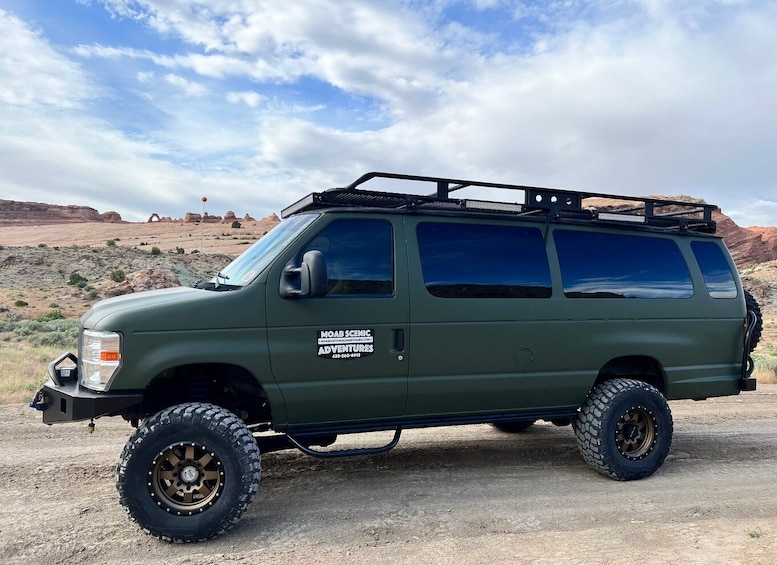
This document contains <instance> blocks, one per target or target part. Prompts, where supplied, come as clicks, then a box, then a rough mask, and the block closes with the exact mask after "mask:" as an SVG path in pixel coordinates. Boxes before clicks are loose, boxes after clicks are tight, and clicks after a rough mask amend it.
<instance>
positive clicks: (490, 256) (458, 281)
mask: <svg viewBox="0 0 777 565" xmlns="http://www.w3.org/2000/svg"><path fill="white" fill-rule="evenodd" d="M417 235H418V248H419V252H420V254H421V268H422V270H423V275H424V283H425V284H426V288H427V289H428V290H429V292H430V293H431V294H432V295H434V296H439V297H441V298H547V297H549V296H550V294H551V283H550V269H549V268H548V258H547V255H546V253H545V242H544V240H543V239H542V234H541V233H540V230H538V229H536V228H524V227H515V226H495V225H478V224H474V225H473V224H449V223H436V222H435V223H432V222H425V223H421V224H419V225H418V229H417Z"/></svg>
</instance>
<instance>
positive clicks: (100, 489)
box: [0, 385, 777, 565]
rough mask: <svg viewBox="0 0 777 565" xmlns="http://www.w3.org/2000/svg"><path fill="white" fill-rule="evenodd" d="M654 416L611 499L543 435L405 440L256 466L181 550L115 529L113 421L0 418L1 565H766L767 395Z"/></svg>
mask: <svg viewBox="0 0 777 565" xmlns="http://www.w3.org/2000/svg"><path fill="white" fill-rule="evenodd" d="M671 406H672V410H673V414H674V419H675V437H674V444H673V447H672V451H671V454H670V456H669V458H668V459H667V461H666V463H665V464H664V466H663V467H662V468H661V469H660V470H659V471H658V473H656V474H655V475H654V476H653V477H650V478H648V479H645V480H642V481H635V482H628V483H620V482H616V481H612V480H610V479H606V478H604V477H602V476H600V475H598V474H596V473H594V472H593V471H591V470H589V469H588V468H587V467H586V465H585V463H584V462H583V460H582V458H581V457H580V455H579V454H578V452H577V446H576V443H575V438H574V435H573V433H572V430H571V429H570V428H569V427H565V428H558V427H555V426H553V425H550V424H538V425H536V426H535V427H534V428H532V429H531V430H530V431H529V432H528V433H525V434H521V435H513V436H511V435H507V434H502V433H500V432H497V431H495V430H494V429H492V428H491V427H489V426H487V425H481V426H462V427H454V428H445V429H427V430H411V431H407V432H405V434H404V436H403V439H402V441H401V442H400V444H399V446H398V447H397V448H396V449H395V450H394V451H392V452H390V453H388V454H384V455H381V456H375V457H364V458H350V459H340V460H329V461H320V460H317V459H312V458H310V457H307V456H304V455H302V454H300V453H298V452H295V451H287V452H279V453H270V454H267V455H265V456H264V457H263V461H262V463H263V468H264V473H263V476H262V484H261V486H260V489H259V496H258V497H257V499H256V501H255V502H254V504H253V506H252V507H251V508H250V509H249V510H248V512H247V513H246V515H245V516H244V517H243V519H242V521H241V522H240V523H239V524H238V526H237V527H236V528H235V529H234V530H233V531H232V532H230V533H229V534H227V535H226V536H223V537H221V538H219V539H217V540H214V541H212V542H208V543H201V544H188V545H172V544H167V543H164V542H159V541H157V540H155V539H153V538H151V537H149V536H147V535H145V534H143V533H141V532H139V531H138V530H137V529H136V528H135V527H134V526H133V525H132V524H130V523H129V521H128V520H127V519H126V518H125V516H124V514H123V512H122V510H121V508H120V506H119V504H118V500H117V496H116V491H115V489H114V485H113V480H114V475H113V474H114V465H115V462H116V459H117V457H118V455H119V452H120V451H121V448H122V446H123V444H124V442H125V440H126V438H127V437H128V435H129V433H130V427H129V426H128V425H127V424H125V423H124V422H123V421H121V420H118V419H104V420H99V421H98V422H97V431H96V432H95V433H94V434H93V435H89V434H88V433H87V429H86V425H85V424H61V425H56V426H52V427H47V426H45V425H43V424H41V423H40V417H39V415H38V414H37V413H35V412H33V411H32V410H30V409H29V408H26V407H25V406H22V405H10V406H0V421H2V426H0V496H2V504H0V562H2V563H6V564H15V563H24V564H37V563H45V564H47V565H52V564H56V563H62V564H64V563H67V564H69V565H72V564H77V563H108V564H119V563H120V564H122V565H124V564H128V563H149V564H165V565H174V564H183V563H186V564H194V563H246V564H247V563H252V564H253V563H284V564H285V565H292V564H295V563H325V564H338V565H340V564H343V563H411V562H412V563H418V564H427V563H446V564H447V563H457V564H458V563H484V564H497V563H546V564H553V565H556V564H564V563H612V564H624V563H635V564H636V563H639V564H643V563H651V564H659V563H672V564H679V563H720V564H731V563H744V564H750V563H759V564H760V563H764V564H765V563H775V562H777V459H775V457H774V453H775V448H777V385H764V386H761V387H760V388H759V390H758V391H757V392H755V393H743V394H742V395H741V396H738V397H731V398H722V399H713V400H709V401H706V402H697V403H694V402H691V401H682V402H674V403H671Z"/></svg>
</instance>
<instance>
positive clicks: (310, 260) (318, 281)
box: [280, 249, 329, 298]
mask: <svg viewBox="0 0 777 565" xmlns="http://www.w3.org/2000/svg"><path fill="white" fill-rule="evenodd" d="M297 276H299V286H297V284H295V282H296V281H294V280H293V279H294V278H296V277H297ZM328 292H329V277H328V275H327V272H326V261H324V255H323V254H322V253H321V252H320V251H318V250H315V249H313V250H311V251H308V252H306V253H305V254H304V255H303V256H302V264H301V265H300V266H299V267H296V266H295V265H294V263H293V262H291V261H290V262H289V263H288V264H287V265H286V267H285V268H284V269H283V275H282V276H281V287H280V295H281V297H282V298H320V297H322V296H326V295H327V293H328Z"/></svg>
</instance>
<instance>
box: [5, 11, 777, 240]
mask: <svg viewBox="0 0 777 565" xmlns="http://www.w3.org/2000/svg"><path fill="white" fill-rule="evenodd" d="M102 4H103V5H105V6H106V7H107V8H108V9H109V10H110V11H111V12H112V13H113V14H115V15H116V16H117V17H121V18H124V19H125V20H127V19H128V20H131V21H135V22H139V23H140V24H142V25H143V26H146V28H147V33H148V32H152V33H155V34H158V35H159V36H160V37H163V38H165V39H167V40H168V42H166V43H165V44H166V45H168V44H169V43H175V46H176V47H175V49H173V50H169V51H166V52H162V51H155V50H153V49H151V48H148V47H146V46H144V45H140V44H138V43H135V44H132V45H122V44H118V43H117V44H111V45H100V44H90V45H87V44H83V45H78V46H75V47H73V48H68V47H62V48H59V50H57V48H55V47H52V46H51V45H50V44H49V43H48V40H47V39H46V38H45V36H44V34H43V33H44V32H43V31H36V30H34V29H32V28H31V27H30V26H29V25H28V24H26V23H24V22H22V21H20V20H18V19H17V18H15V17H14V16H11V15H9V14H8V13H5V12H2V11H0V51H1V52H2V53H3V54H4V55H5V54H11V53H12V55H10V56H8V57H5V58H0V124H2V126H0V127H1V128H2V131H0V160H2V161H3V162H2V164H0V171H1V172H0V189H2V191H3V195H4V197H9V196H5V195H6V194H10V193H13V194H14V195H16V196H15V197H16V198H19V196H18V195H19V194H20V192H21V193H22V194H24V192H25V191H27V193H30V194H31V193H32V191H35V194H41V195H42V194H44V193H45V191H46V190H50V191H58V192H56V193H57V194H73V195H88V196H89V198H91V199H92V200H91V201H92V202H111V201H113V204H110V205H108V206H102V205H100V206H99V207H100V208H102V209H104V208H107V207H111V208H118V209H119V211H121V212H122V213H124V214H130V210H132V213H133V214H134V213H137V214H140V215H141V216H145V217H147V215H148V214H149V213H150V212H152V211H156V212H158V213H161V214H163V215H173V216H175V215H180V214H181V212H182V210H183V209H186V208H190V207H191V206H190V205H186V204H185V202H186V201H188V200H187V199H188V196H187V195H188V193H189V191H193V194H195V195H197V194H200V193H203V192H207V193H209V194H213V193H214V190H223V191H224V194H228V195H229V196H230V198H234V199H235V200H236V201H237V202H239V203H241V205H244V206H245V208H247V209H246V210H245V211H247V212H250V213H252V214H253V215H256V214H262V215H264V214H265V213H269V210H276V211H277V210H278V209H280V207H282V206H283V205H284V204H285V203H287V202H289V201H291V200H293V199H295V198H296V197H298V196H299V195H301V193H303V192H305V191H308V190H313V189H320V188H324V187H327V186H330V185H335V184H345V183H348V182H350V181H351V180H353V179H354V178H356V177H357V176H359V175H360V174H362V173H363V172H365V171H367V170H374V169H379V170H395V171H398V172H406V173H418V174H433V175H443V176H452V177H463V178H476V179H480V180H489V181H502V182H514V183H521V184H537V185H550V186H560V187H566V188H570V189H581V190H594V191H602V192H621V193H627V194H658V193H663V194H670V195H671V194H679V193H686V194H691V195H694V196H698V197H703V198H705V199H706V200H708V201H709V202H713V203H716V204H720V205H722V206H723V208H724V212H727V213H732V214H733V215H734V216H735V219H736V220H737V221H740V222H741V223H745V224H756V223H761V224H769V223H771V224H774V223H775V222H774V220H771V221H769V220H768V214H772V215H773V214H774V211H775V210H774V202H773V200H772V201H771V202H770V201H769V200H768V198H767V197H766V196H764V195H769V194H774V193H775V192H777V191H775V189H776V188H777V186H775V185H776V184H777V182H775V179H776V178H777V160H775V159H774V155H775V153H777V114H774V112H773V110H772V108H771V106H772V104H771V101H772V100H774V99H776V98H777V63H776V62H775V59H774V56H773V54H774V53H775V52H777V34H774V29H777V9H776V8H775V7H773V6H771V5H767V4H760V3H752V4H750V3H746V2H743V3H741V4H736V3H731V2H718V3H710V2H702V1H701V0H684V1H682V2H673V3H666V2H655V1H653V0H635V1H629V0H614V1H612V2H608V3H596V2H585V1H581V0H576V1H574V0H573V1H570V2H567V1H564V2H552V3H546V4H543V5H542V6H541V7H540V5H539V4H537V3H529V2H518V3H516V2H507V1H498V0H471V1H470V2H469V3H467V2H456V1H454V0H439V1H436V2H433V3H426V2H424V3H420V2H409V1H408V2H404V3H402V4H400V5H399V6H398V5H397V4H394V3H387V2H383V1H378V0H369V1H356V0H338V1H336V0H319V1H313V0H304V1H303V0H300V1H299V2H287V3H285V4H283V5H279V4H270V3H260V2H253V1H249V0H221V1H215V0H213V1H209V2H205V1H204V0H192V1H190V2H169V1H162V0H136V1H132V2H128V1H126V0H103V1H102ZM460 4H468V7H470V8H473V9H476V10H480V11H481V15H482V16H483V17H484V18H488V17H504V18H505V19H506V20H507V22H508V24H510V25H514V26H515V31H514V34H513V35H510V30H511V28H510V25H508V24H505V25H499V26H497V25H494V26H493V28H492V27H489V26H481V27H477V28H476V27H475V24H472V23H470V22H463V21H453V20H450V19H447V15H446V14H447V12H446V10H447V9H448V8H449V7H450V6H451V5H460ZM92 8H93V9H97V6H94V5H93V6H92ZM513 18H514V19H515V21H514V20H513ZM486 21H488V20H486ZM499 23H500V24H503V23H504V22H499ZM496 28H499V30H500V31H498V32H497V31H496ZM17 45H23V46H24V49H17V48H16V46H17ZM138 45H140V46H138ZM157 47H158V46H157ZM79 63H80V64H79ZM93 64H100V65H103V67H102V68H107V69H108V70H109V71H110V72H114V73H116V74H117V75H119V74H120V73H121V72H122V71H124V72H126V73H127V77H125V82H124V84H125V86H124V87H122V86H121V84H120V83H113V82H110V81H109V79H108V77H107V76H106V75H105V74H103V73H98V72H92V73H90V72H89V71H87V70H85V69H90V68H91V65H93ZM310 82H313V83H315V86H314V87H310V86H309V85H308V83H310ZM126 85H129V86H126ZM321 85H323V86H321ZM123 89H126V90H123ZM131 89H135V90H131ZM171 92H175V93H176V94H177V95H171ZM108 93H110V95H111V96H112V98H110V99H109V98H108V97H107V96H108ZM317 96H319V98H317ZM121 97H125V98H121ZM119 99H121V101H122V102H123V103H126V104H130V102H131V103H132V104H133V105H132V106H131V108H132V112H127V114H125V115H124V116H123V119H124V121H122V120H121V119H117V118H112V117H110V116H105V115H103V114H102V113H100V112H99V111H98V106H100V104H103V105H111V107H112V108H120V107H121V105H120V104H118V103H117V102H116V101H117V100H119ZM108 102H111V104H108ZM18 107H23V108H24V107H28V108H31V109H34V110H35V111H32V110H31V112H30V113H29V114H27V113H14V112H15V109H16V108H18ZM41 108H43V110H41ZM117 111H118V110H117ZM125 111H126V110H125ZM135 115H137V116H138V120H135ZM141 118H142V119H145V120H146V122H148V124H149V125H145V126H144V127H142V128H141V127H140V126H138V128H137V131H136V130H135V129H133V127H131V126H133V125H134V123H135V122H136V121H137V122H139V120H140V119H141ZM127 124H129V126H128V125H127ZM128 132H129V133H128ZM55 145H56V147H57V148H58V149H57V150H55V148H54V146H55ZM45 151H52V153H51V154H48V153H45ZM63 156H66V157H67V161H66V160H64V159H63ZM106 179H110V182H111V188H110V189H106V188H105V187H106V182H107V181H106ZM208 187H211V188H208ZM257 187H259V188H257ZM743 191H746V192H747V195H748V197H747V198H744V197H742V194H741V193H742V192H743ZM21 199H24V198H23V197H21ZM155 202H157V203H159V205H160V206H171V207H172V208H167V209H156V208H152V209H149V207H151V206H154V205H155V204H154V203H155ZM91 205H95V204H91ZM241 205H238V204H235V203H232V204H229V205H228V206H225V208H226V207H229V208H234V209H239V208H241ZM122 207H123V208H122ZM158 207H159V206H158ZM268 208H269V210H268ZM772 217H774V215H773V216H772ZM143 219H145V218H143Z"/></svg>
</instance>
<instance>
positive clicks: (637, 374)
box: [32, 173, 761, 541]
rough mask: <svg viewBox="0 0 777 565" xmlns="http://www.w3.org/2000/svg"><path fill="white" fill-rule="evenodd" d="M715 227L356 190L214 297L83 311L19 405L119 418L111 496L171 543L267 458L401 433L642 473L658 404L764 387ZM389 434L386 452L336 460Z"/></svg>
mask: <svg viewBox="0 0 777 565" xmlns="http://www.w3.org/2000/svg"><path fill="white" fill-rule="evenodd" d="M368 181H369V182H370V183H371V184H380V183H383V187H384V189H385V187H387V186H390V187H397V186H404V187H407V189H408V190H409V189H411V188H417V187H419V186H421V187H424V188H429V189H430V190H426V193H427V195H418V194H410V193H405V192H393V191H386V190H367V189H365V188H364V187H363V185H365V184H366V183H367V182H368ZM463 188H471V189H474V190H475V191H479V192H480V193H483V192H488V191H490V190H495V189H502V190H505V191H512V192H509V194H514V195H515V196H516V200H517V202H497V201H493V200H486V199H474V198H470V199H459V198H453V197H452V196H451V193H453V192H454V191H457V190H460V189H463ZM430 192H431V194H429V193H430ZM715 209H716V208H715V206H712V205H709V204H698V203H691V202H683V201H670V200H659V199H652V198H636V197H626V196H611V195H602V194H594V193H587V192H574V191H567V190H555V189H546V188H535V187H526V186H518V185H506V184H496V183H486V182H473V181H465V180H455V179H447V178H437V177H422V176H413V175H400V174H389V173H369V174H367V175H364V176H363V177H361V178H360V179H358V180H357V181H355V182H354V183H352V184H351V185H349V186H347V187H344V188H336V189H330V190H327V191H323V192H319V193H313V194H310V195H309V196H307V197H305V198H303V199H301V200H299V201H298V202H296V203H294V204H292V205H291V206H289V207H288V208H286V209H285V210H284V211H283V214H282V215H283V217H284V221H283V222H281V224H279V225H278V226H277V227H276V228H275V229H274V230H272V231H271V232H270V233H268V234H267V235H265V236H264V237H263V238H262V239H260V240H259V241H258V242H257V243H256V244H255V245H253V246H252V247H251V248H249V249H248V250H247V251H246V252H245V253H243V254H242V255H241V256H239V257H238V258H236V259H235V260H234V261H233V262H232V263H230V264H229V265H228V266H227V267H226V268H224V269H223V270H221V271H220V272H218V273H216V274H215V275H214V276H213V277H212V278H211V279H210V280H208V281H202V282H200V283H198V284H196V285H195V286H194V287H193V288H183V287H181V288H174V289H165V290H158V291H149V292H142V293H137V294H133V295H127V296H121V297H116V298H111V299H108V300H104V301H101V302H98V303H97V304H95V305H94V306H93V307H92V308H91V309H90V310H89V311H88V312H86V313H85V314H84V316H83V317H82V318H81V333H80V339H79V347H78V354H77V355H76V354H73V353H70V352H67V353H63V354H62V356H60V357H59V358H57V359H55V360H54V361H52V363H51V364H50V366H49V377H50V378H49V380H48V382H47V383H46V384H45V385H44V387H43V388H42V389H41V390H40V391H39V392H38V393H37V394H36V396H35V399H34V400H33V403H32V406H33V407H34V408H37V409H39V410H42V411H43V421H44V422H45V423H47V424H52V423H55V422H65V421H77V420H93V419H94V418H98V417H101V416H121V417H123V418H124V419H126V420H127V421H128V422H130V423H131V424H132V426H134V427H135V428H136V429H135V432H134V434H133V435H132V437H131V438H130V439H129V441H128V442H127V444H126V446H125V448H124V451H123V453H122V455H121V457H120V460H119V463H118V466H117V471H116V476H117V487H118V491H119V497H120V501H121V503H122V505H124V507H125V508H126V509H127V511H128V513H129V515H130V516H131V517H132V519H133V520H135V521H136V522H137V523H138V524H139V525H140V527H141V528H143V529H144V530H145V531H147V532H148V533H150V534H151V535H154V536H156V537H159V538H161V539H164V540H168V541H196V540H204V539H208V538H212V537H215V536H217V535H219V534H221V533H223V532H225V531H226V530H228V529H229V528H230V527H232V526H233V525H234V524H235V523H236V522H237V521H238V519H239V518H240V516H241V515H242V514H243V512H244V511H245V510H246V508H247V507H248V505H249V504H250V503H251V501H252V500H253V498H254V497H255V495H256V493H257V490H258V487H259V478H260V452H262V451H264V452H268V451H274V450H279V449H287V448H298V449H300V450H302V451H303V452H305V453H307V454H309V455H313V456H317V457H341V456H348V455H359V454H374V453H380V452H382V451H386V450H389V449H391V448H393V447H394V446H395V445H396V444H397V442H398V441H399V439H400V434H401V432H402V430H403V429H407V428H418V427H429V426H444V425H458V424H474V423H490V424H493V426H494V427H495V428H497V429H499V430H502V431H505V432H521V431H524V430H526V429H527V428H529V427H530V426H531V425H532V424H533V423H534V422H536V421H538V420H547V421H550V422H553V423H554V424H557V425H568V424H571V425H572V426H573V429H574V432H575V434H576V436H577V438H578V442H579V446H580V451H581V453H582V455H583V458H584V459H585V461H586V462H587V463H588V464H589V465H590V466H591V467H592V468H593V469H594V470H596V471H598V472H600V473H602V474H605V475H607V476H610V477H612V478H615V479H618V480H632V479H639V478H643V477H647V476H648V475H650V474H652V473H653V472H655V471H656V470H657V469H658V468H659V467H660V466H661V465H662V463H663V462H664V459H665V458H666V456H667V454H668V452H669V449H670V445H671V441H672V432H673V429H672V417H671V412H670V409H669V406H668V404H667V401H668V400H674V399H695V400H702V399H705V398H708V397H713V396H723V395H734V394H738V393H739V392H740V391H749V390H755V379H754V378H753V377H752V371H753V365H752V360H751V359H750V352H751V351H752V349H753V348H754V347H755V344H756V342H757V340H758V338H759V335H760V330H761V321H760V315H759V314H760V312H759V310H758V305H757V304H756V303H755V301H754V300H752V297H750V296H749V295H748V294H747V293H746V292H745V291H744V290H743V289H742V285H741V282H740V279H739V276H738V273H737V270H736V267H735V266H734V263H733V261H732V259H731V256H730V255H729V252H728V251H727V249H726V247H725V245H724V243H723V240H722V239H721V238H720V237H718V236H716V235H715V221H714V220H713V219H712V212H713V211H714V210H715ZM379 430H381V431H385V430H393V432H394V436H393V439H392V440H391V441H390V442H389V443H388V444H387V445H384V446H380V447H375V448H359V449H338V448H337V445H336V444H335V442H336V438H337V436H338V435H341V434H349V433H356V432H370V431H379ZM331 444H335V445H334V446H332V447H328V446H330V445H331ZM325 448H326V449H325Z"/></svg>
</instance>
